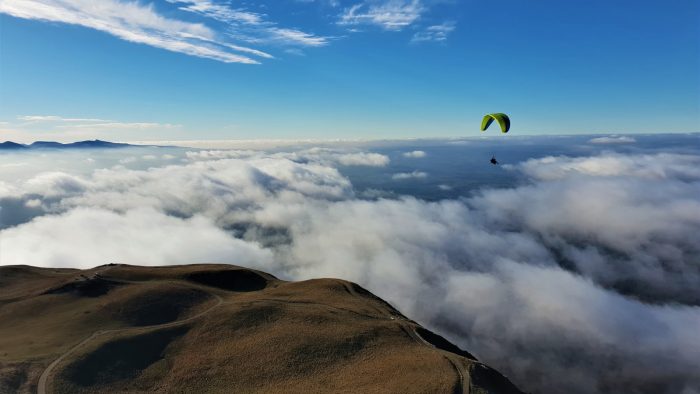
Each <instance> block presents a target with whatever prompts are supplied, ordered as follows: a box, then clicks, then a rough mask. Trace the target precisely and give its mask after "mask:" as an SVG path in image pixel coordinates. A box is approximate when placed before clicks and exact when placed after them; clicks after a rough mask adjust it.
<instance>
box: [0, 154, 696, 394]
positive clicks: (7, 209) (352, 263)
mask: <svg viewBox="0 0 700 394" xmlns="http://www.w3.org/2000/svg"><path fill="white" fill-rule="evenodd" d="M362 153H364V155H363V154H362ZM344 155H351V156H344ZM153 156H154V158H156V159H157V158H158V157H160V156H156V155H153ZM380 156H381V155H380ZM343 157H345V159H342V158H343ZM349 158H352V159H349ZM185 160H186V161H185V162H180V163H179V164H164V165H162V166H157V167H151V168H147V169H143V170H130V169H126V168H123V167H114V168H106V169H100V170H96V171H94V172H93V173H91V174H77V173H70V172H67V171H52V172H42V173H38V174H35V175H34V176H31V177H29V178H28V179H26V180H17V181H5V182H3V183H0V205H1V206H2V207H3V209H2V210H0V218H1V219H2V223H4V227H5V228H4V229H3V230H2V231H1V232H0V242H2V246H1V248H0V250H2V255H1V256H0V259H1V261H2V264H12V263H14V264H20V263H21V264H34V265H40V266H71V267H75V266H79V267H91V266H95V265H99V264H104V263H108V262H126V263H132V264H180V263H193V262H224V263H234V264H242V265H247V266H250V267H254V268H259V269H263V270H266V271H269V272H272V273H275V274H277V275H280V276H282V277H285V278H290V279H305V278H311V277H322V276H333V277H341V278H345V279H349V280H352V281H356V282H358V283H360V284H362V285H363V286H366V287H368V288H369V289H370V290H372V291H373V292H375V293H376V294H378V295H379V296H381V297H383V298H385V299H387V300H389V301H390V302H392V303H393V304H395V305H396V306H397V307H399V309H401V310H403V311H405V312H406V313H407V314H409V315H410V316H412V317H415V318H416V319H417V320H418V321H420V322H421V323H424V324H426V325H427V326H429V327H432V328H434V329H437V330H438V331H439V332H441V333H443V334H445V335H447V336H448V337H450V338H451V339H453V340H455V341H456V342H458V343H459V344H460V345H461V346H463V347H465V348H467V349H469V350H470V351H472V352H474V353H475V354H476V355H477V356H478V357H480V358H481V359H482V360H483V361H485V362H487V363H490V364H491V365H493V366H494V367H496V368H498V369H499V370H501V371H502V372H504V373H505V374H506V375H508V376H509V377H510V378H511V379H512V380H513V381H514V382H516V383H517V384H518V385H520V386H521V387H522V388H523V389H525V390H527V391H533V392H547V393H619V392H627V393H695V392H699V391H700V378H699V377H698V375H697V365H699V364H700V342H698V340H697V328H698V327H700V287H698V286H697V284H698V283H700V264H698V260H697V256H699V255H700V242H699V241H698V237H697V236H696V235H697V234H698V233H699V232H700V199H699V198H698V196H700V171H698V168H700V157H698V156H693V155H679V154H653V155H649V154H633V155H632V154H629V155H623V154H616V153H604V154H600V155H597V156H591V157H580V158H571V157H565V156H560V157H544V158H539V159H532V160H528V161H525V162H522V163H520V164H518V165H515V166H511V167H510V170H511V171H515V172H517V173H518V174H521V177H522V183H521V184H520V185H519V186H516V187H511V188H501V189H486V190H481V191H480V192H478V193H477V194H475V195H473V196H472V197H469V198H463V199H461V200H443V201H439V202H426V201H422V200H419V199H415V198H412V197H401V198H395V199H382V198H379V199H376V200H371V201H370V200H363V199H361V198H359V197H358V195H357V194H356V193H355V190H354V189H353V185H352V184H351V182H350V181H349V180H348V179H347V178H346V177H344V176H343V175H342V174H341V173H340V172H339V171H338V168H337V166H339V165H348V162H346V163H343V162H342V161H343V160H349V163H351V164H353V163H374V162H381V159H378V158H377V157H375V156H372V155H371V153H369V152H342V151H338V150H333V149H327V148H315V149H306V150H302V151H287V152H274V153H265V152H261V151H193V152H190V153H189V154H188V155H187V156H186V159H185ZM169 163H172V161H169ZM9 170H12V169H11V168H10V169H9ZM406 174H411V173H406ZM413 178H415V177H412V176H409V177H407V178H406V179H404V180H403V182H412V181H415V179H413ZM18 179H20V178H18ZM69 229H70V231H68V230H69ZM98 235H99V236H98Z"/></svg>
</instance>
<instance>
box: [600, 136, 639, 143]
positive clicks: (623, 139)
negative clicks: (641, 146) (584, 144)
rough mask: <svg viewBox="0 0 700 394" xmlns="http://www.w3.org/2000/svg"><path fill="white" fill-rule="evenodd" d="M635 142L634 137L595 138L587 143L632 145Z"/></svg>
mask: <svg viewBox="0 0 700 394" xmlns="http://www.w3.org/2000/svg"><path fill="white" fill-rule="evenodd" d="M635 142H637V140H635V139H634V137H627V136H609V137H596V138H591V139H590V140H589V141H588V143H590V144H633V143H635Z"/></svg>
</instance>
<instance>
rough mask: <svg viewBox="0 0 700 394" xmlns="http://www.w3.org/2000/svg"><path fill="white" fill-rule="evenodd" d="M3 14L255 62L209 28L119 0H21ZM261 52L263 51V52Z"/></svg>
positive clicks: (1, 7) (3, 5)
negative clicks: (85, 28) (64, 24)
mask: <svg viewBox="0 0 700 394" xmlns="http://www.w3.org/2000/svg"><path fill="white" fill-rule="evenodd" d="M0 13H5V14H8V15H11V16H14V17H17V18H23V19H33V20H41V21H50V22H60V23H67V24H72V25H79V26H84V27H88V28H91V29H95V30H99V31H103V32H106V33H109V34H111V35H113V36H115V37H118V38H121V39H123V40H126V41H131V42H135V43H140V44H146V45H150V46H153V47H157V48H162V49H166V50H169V51H173V52H180V53H184V54H187V55H192V56H197V57H203V58H209V59H213V60H218V61H222V62H226V63H247V64H256V63H258V61H257V60H254V59H252V58H250V57H248V56H245V55H241V54H237V53H234V52H232V51H231V50H238V51H243V52H245V53H248V54H258V52H257V51H255V50H249V49H246V48H242V47H236V46H233V45H232V44H230V43H226V42H223V41H220V40H219V39H218V38H217V34H216V33H215V32H214V31H213V30H212V29H210V28H209V27H207V26H205V25H203V24H199V23H190V22H184V21H180V20H176V19H170V18H166V17H164V16H162V15H160V14H158V13H157V12H156V11H155V9H154V8H153V6H145V5H142V4H139V3H137V2H130V1H119V0H101V1H97V2H96V1H91V0H64V1H59V0H21V1H3V2H0ZM260 54H262V52H260Z"/></svg>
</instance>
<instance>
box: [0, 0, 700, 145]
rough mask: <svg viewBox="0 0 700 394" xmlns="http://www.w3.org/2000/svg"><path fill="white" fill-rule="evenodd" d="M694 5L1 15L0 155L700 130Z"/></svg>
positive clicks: (66, 8)
mask: <svg viewBox="0 0 700 394" xmlns="http://www.w3.org/2000/svg"><path fill="white" fill-rule="evenodd" d="M699 15H700V5H699V3H698V2H697V1H695V0H679V1H671V2H647V1H644V2H639V1H609V0H605V1H603V0H594V1H589V2H585V3H580V2H570V1H561V0H558V1H553V0H542V1H536V2H534V1H518V0H508V1H505V0H504V1H483V0H482V1H453V0H275V1H258V2H253V1H217V0H210V1H204V0H158V1H154V0H142V1H140V2H130V1H125V0H100V1H99V2H95V1H91V0H62V1H59V0H9V1H8V0H2V1H0V140H6V139H12V140H21V141H32V140H36V139H53V140H76V139H85V138H103V139H111V140H154V139H159V140H163V139H176V140H179V139H187V140H194V139H251V138H272V139H277V138H284V139H299V138H321V139H335V138H343V139H354V138H359V139H365V138H404V137H429V138H431V137H456V136H469V135H478V133H479V132H478V127H479V124H480V120H481V116H482V115H483V114H484V113H487V112H493V111H501V112H507V113H509V114H510V115H511V118H512V120H513V128H512V132H513V133H520V134H562V133H567V134H568V133H653V132H697V131H700V28H699V27H698V26H699V25H700V23H699V19H700V16H699Z"/></svg>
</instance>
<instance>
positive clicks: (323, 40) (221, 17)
mask: <svg viewBox="0 0 700 394" xmlns="http://www.w3.org/2000/svg"><path fill="white" fill-rule="evenodd" d="M166 1H167V2H168V3H171V4H175V5H177V6H178V8H179V9H180V10H183V11H187V12H191V13H195V14H198V15H201V16H203V17H205V18H209V19H213V20H216V21H218V22H223V23H225V24H226V26H227V28H226V34H227V35H228V36H230V37H232V38H235V39H239V40H242V41H245V42H249V43H256V44H269V43H277V44H285V45H294V46H309V47H319V46H324V45H327V44H328V43H329V40H330V37H324V36H318V35H315V34H312V33H308V32H305V31H302V30H299V29H294V28H284V27H280V26H279V25H278V24H277V23H275V22H272V21H269V20H267V16H266V15H264V14H261V13H256V12H251V11H248V10H245V9H239V8H232V7H231V6H229V5H227V4H224V3H218V2H214V1H208V0H166Z"/></svg>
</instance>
